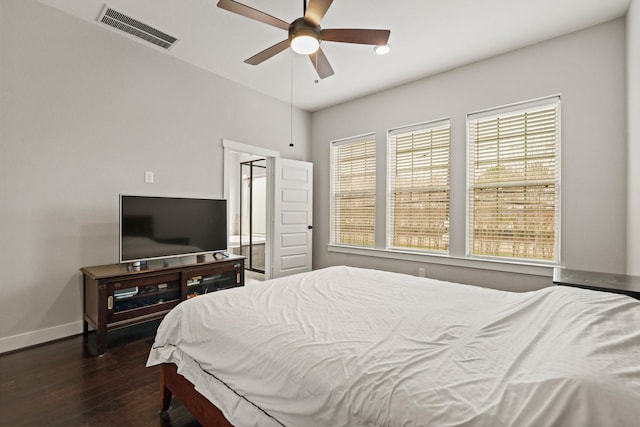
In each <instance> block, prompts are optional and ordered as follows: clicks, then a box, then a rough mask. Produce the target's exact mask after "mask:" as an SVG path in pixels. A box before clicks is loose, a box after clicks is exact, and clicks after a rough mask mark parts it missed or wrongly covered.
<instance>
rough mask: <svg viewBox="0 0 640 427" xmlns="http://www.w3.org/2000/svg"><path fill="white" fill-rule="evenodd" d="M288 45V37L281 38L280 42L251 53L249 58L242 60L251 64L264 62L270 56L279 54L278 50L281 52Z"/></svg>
mask: <svg viewBox="0 0 640 427" xmlns="http://www.w3.org/2000/svg"><path fill="white" fill-rule="evenodd" d="M288 47H289V39H287V40H282V41H281V42H280V43H276V44H274V45H273V46H271V47H268V48H266V49H265V50H263V51H262V52H259V53H256V54H255V55H253V56H252V57H251V58H249V59H247V60H246V61H244V62H246V63H247V64H251V65H258V64H260V63H261V62H264V61H266V60H267V59H269V58H271V57H272V56H275V55H277V54H279V53H280V52H282V51H283V50H285V49H286V48H288Z"/></svg>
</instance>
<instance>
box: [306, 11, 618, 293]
mask: <svg viewBox="0 0 640 427" xmlns="http://www.w3.org/2000/svg"><path fill="white" fill-rule="evenodd" d="M625 90H626V85H625V21H624V19H618V20H615V21H611V22H608V23H605V24H602V25H598V26H595V27H592V28H589V29H587V30H584V31H580V32H576V33H573V34H570V35H567V36H564V37H560V38H557V39H553V40H550V41H547V42H544V43H540V44H537V45H534V46H530V47H527V48H524V49H520V50H517V51H513V52H510V53H507V54H504V55H500V56H497V57H494V58H490V59H487V60H484V61H481V62H477V63H474V64H471V65H468V66H465V67H461V68H457V69H454V70H452V71H449V72H446V73H442V74H439V75H436V76H432V77H429V78H425V79H423V80H420V81H417V82H413V83H410V84H407V85H405V86H402V87H398V88H395V89H391V90H388V91H385V92H380V93H377V94H374V95H371V96H369V97H366V98H362V99H359V100H356V101H352V102H349V103H345V104H342V105H339V106H335V107H331V108H327V109H325V110H322V111H318V112H315V113H313V114H312V158H313V161H314V179H315V188H314V195H315V196H314V197H315V198H314V205H315V206H317V207H324V208H320V209H324V212H321V211H319V210H316V215H315V218H316V221H315V224H314V248H313V250H314V268H320V267H324V266H328V265H333V264H350V265H355V266H364V267H376V268H381V269H385V270H393V271H401V272H406V273H410V274H416V273H417V272H418V267H419V266H421V267H425V266H426V270H427V276H431V277H435V278H439V279H444V280H453V281H462V282H466V283H473V284H478V285H483V286H491V287H495V288H500V289H512V290H526V289H534V288H538V287H542V286H546V285H549V284H550V283H551V282H550V278H549V274H550V269H547V270H546V272H545V273H543V274H542V275H539V276H536V275H531V274H513V273H510V274H505V273H496V272H495V271H492V269H491V268H489V269H485V266H483V269H478V268H476V267H475V266H473V265H472V266H471V268H469V267H467V268H459V267H450V266H446V265H441V264H430V263H429V260H428V259H426V258H425V259H423V260H420V261H406V260H390V259H384V258H372V257H368V256H362V255H352V254H349V255H344V254H342V253H335V252H329V251H328V250H327V245H328V242H329V210H328V208H327V207H328V206H329V195H330V188H329V146H330V141H331V140H335V139H340V138H345V137H349V136H353V135H359V134H363V133H367V132H375V133H376V138H377V141H378V157H379V158H378V163H377V168H378V180H377V185H378V193H377V200H376V202H377V206H378V210H377V217H376V226H377V237H378V241H381V240H383V238H384V233H385V231H384V224H385V221H384V220H385V218H384V215H385V211H384V208H382V209H381V208H380V207H384V203H385V198H386V195H385V185H386V182H385V175H384V169H385V167H386V146H385V144H386V131H387V130H388V129H390V128H394V127H398V126H402V125H408V124H413V123H418V122H423V121H428V120H433V119H439V118H444V117H449V118H451V125H452V148H451V163H452V167H451V253H452V255H455V256H460V257H463V256H464V251H465V236H464V230H465V218H466V217H465V200H466V199H465V179H466V170H465V166H466V156H465V154H466V153H465V150H466V140H465V126H466V121H465V120H466V113H468V112H473V111H476V110H481V109H485V108H490V107H494V106H501V105H505V104H510V103H514V102H519V101H525V100H529V99H534V98H539V97H543V96H547V95H553V94H560V95H561V97H562V113H561V114H562V130H561V135H562V205H561V206H562V224H561V227H562V233H561V240H562V242H561V248H562V249H561V252H562V253H561V257H562V265H564V266H566V267H569V268H576V269H586V270H596V271H605V272H617V273H624V272H625V264H626V236H625V234H626V196H627V193H626V184H627V177H626V155H627V151H626V117H625V115H626V94H625ZM345 118H348V119H345ZM381 238H382V239H381ZM545 274H546V276H545Z"/></svg>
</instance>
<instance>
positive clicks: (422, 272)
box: [418, 267, 426, 277]
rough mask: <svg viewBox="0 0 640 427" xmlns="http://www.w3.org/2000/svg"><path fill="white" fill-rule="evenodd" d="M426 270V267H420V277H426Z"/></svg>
mask: <svg viewBox="0 0 640 427" xmlns="http://www.w3.org/2000/svg"><path fill="white" fill-rule="evenodd" d="M425 274H426V272H425V271H424V267H420V268H419V269H418V277H425Z"/></svg>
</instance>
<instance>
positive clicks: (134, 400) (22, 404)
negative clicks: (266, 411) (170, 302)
mask: <svg viewBox="0 0 640 427" xmlns="http://www.w3.org/2000/svg"><path fill="white" fill-rule="evenodd" d="M157 325H158V322H149V323H146V324H144V325H139V326H133V327H130V328H125V329H120V330H117V331H112V332H110V333H109V334H108V338H107V339H108V343H107V351H106V354H105V355H104V356H102V357H95V348H96V347H95V345H96V344H95V333H90V334H89V336H88V338H87V340H85V339H84V338H83V337H82V336H81V335H78V336H74V337H70V338H66V339H63V340H59V341H55V342H52V343H47V344H43V345H39V346H36V347H31V348H27V349H24V350H19V351H15V352H11V353H6V354H2V355H0V426H3V427H4V426H65V427H71V426H117V427H125V426H132V427H137V426H140V427H146V426H163V427H170V426H171V427H197V426H199V425H200V424H199V423H198V422H197V421H196V420H195V419H194V418H193V416H192V415H191V414H190V413H189V412H188V411H187V410H186V409H185V408H184V407H183V406H182V405H181V404H180V402H178V401H177V400H176V399H175V398H174V399H172V402H171V408H170V409H169V411H168V412H167V413H166V414H162V415H161V414H160V412H159V411H160V388H159V387H160V385H159V379H160V373H159V368H158V367H157V366H156V367H151V368H146V367H145V363H146V361H147V356H148V354H149V349H150V348H151V344H152V343H153V337H154V335H155V330H156V328H157Z"/></svg>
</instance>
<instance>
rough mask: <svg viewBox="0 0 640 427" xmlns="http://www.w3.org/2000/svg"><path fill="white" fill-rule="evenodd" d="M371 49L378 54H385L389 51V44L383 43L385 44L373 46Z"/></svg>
mask: <svg viewBox="0 0 640 427" xmlns="http://www.w3.org/2000/svg"><path fill="white" fill-rule="evenodd" d="M373 51H374V52H375V53H377V54H378V55H386V54H387V53H389V52H391V45H390V44H385V45H380V46H375V47H374V48H373Z"/></svg>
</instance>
